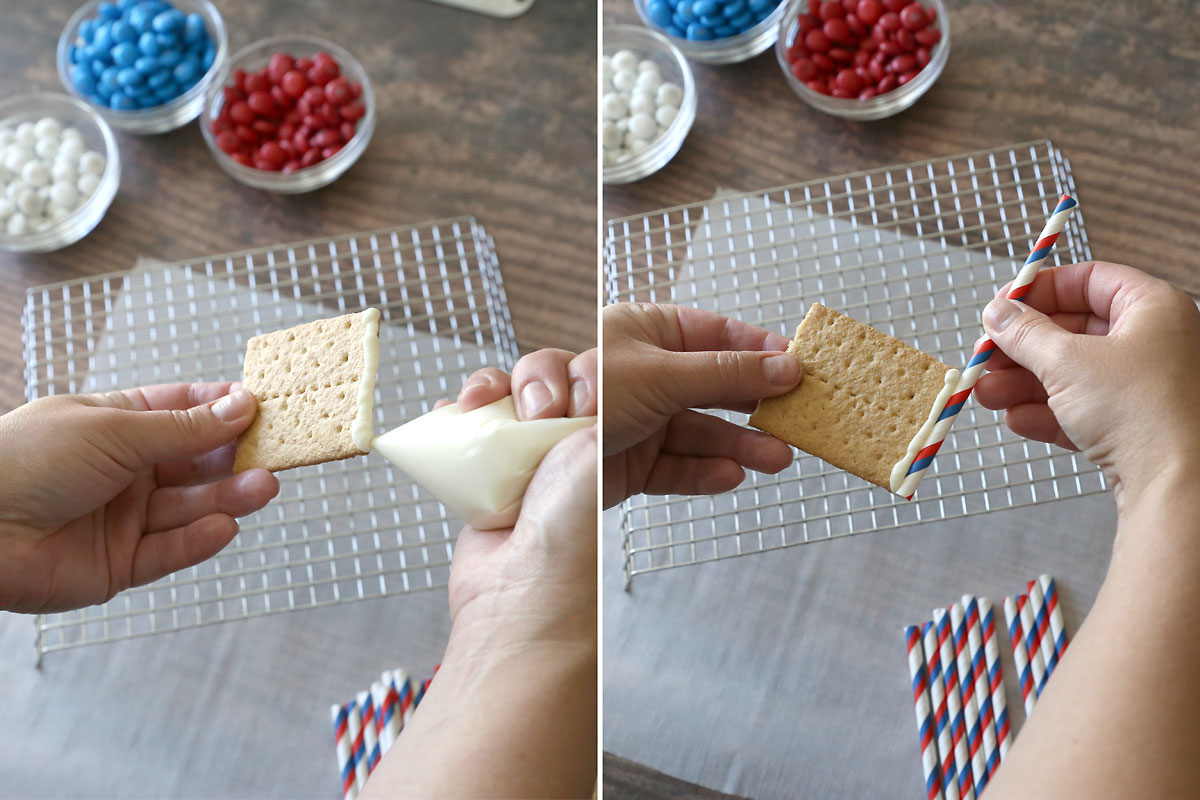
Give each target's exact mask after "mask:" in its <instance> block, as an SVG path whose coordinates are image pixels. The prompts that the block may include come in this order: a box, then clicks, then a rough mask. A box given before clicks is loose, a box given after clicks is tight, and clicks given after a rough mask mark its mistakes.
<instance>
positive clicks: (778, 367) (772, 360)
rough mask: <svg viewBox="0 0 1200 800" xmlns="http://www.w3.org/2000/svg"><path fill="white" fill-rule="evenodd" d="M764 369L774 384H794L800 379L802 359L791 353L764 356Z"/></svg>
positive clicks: (765, 375)
mask: <svg viewBox="0 0 1200 800" xmlns="http://www.w3.org/2000/svg"><path fill="white" fill-rule="evenodd" d="M762 371H763V377H764V378H765V379H766V381H767V383H769V384H771V385H772V386H792V385H794V384H795V383H796V381H798V380H800V359H798V358H796V357H795V356H789V355H779V356H771V357H769V358H764V359H763V361H762Z"/></svg>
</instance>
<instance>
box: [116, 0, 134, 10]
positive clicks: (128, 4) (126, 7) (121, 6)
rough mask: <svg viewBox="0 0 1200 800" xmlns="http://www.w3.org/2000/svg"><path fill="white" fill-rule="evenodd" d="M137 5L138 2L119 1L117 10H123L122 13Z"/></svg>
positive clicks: (130, 0)
mask: <svg viewBox="0 0 1200 800" xmlns="http://www.w3.org/2000/svg"><path fill="white" fill-rule="evenodd" d="M137 3H138V0H117V8H119V9H121V11H128V10H129V9H131V8H133V7H134V6H136V5H137Z"/></svg>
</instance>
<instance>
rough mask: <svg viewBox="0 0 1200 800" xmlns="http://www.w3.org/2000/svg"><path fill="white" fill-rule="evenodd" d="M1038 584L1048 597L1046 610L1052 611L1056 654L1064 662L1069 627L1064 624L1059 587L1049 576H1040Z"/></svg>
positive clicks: (1051, 630) (1052, 628) (1052, 631)
mask: <svg viewBox="0 0 1200 800" xmlns="http://www.w3.org/2000/svg"><path fill="white" fill-rule="evenodd" d="M1038 582H1039V583H1040V584H1041V585H1042V594H1044V595H1045V596H1046V608H1047V609H1048V610H1049V611H1050V634H1051V635H1052V636H1053V637H1054V654H1055V657H1056V658H1057V659H1058V660H1059V661H1062V657H1063V653H1065V652H1067V626H1066V623H1064V622H1063V613H1062V607H1061V606H1059V604H1058V586H1057V585H1056V584H1055V583H1054V578H1051V577H1050V576H1049V575H1042V576H1040V577H1039V578H1038Z"/></svg>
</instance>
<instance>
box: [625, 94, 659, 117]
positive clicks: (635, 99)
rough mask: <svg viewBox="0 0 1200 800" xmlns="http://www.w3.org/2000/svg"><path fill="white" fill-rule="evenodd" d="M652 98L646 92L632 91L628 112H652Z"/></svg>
mask: <svg viewBox="0 0 1200 800" xmlns="http://www.w3.org/2000/svg"><path fill="white" fill-rule="evenodd" d="M654 108H655V104H654V98H653V97H652V96H651V95H649V94H647V93H646V92H634V93H633V95H632V96H631V97H630V98H629V113H630V114H653V113H654Z"/></svg>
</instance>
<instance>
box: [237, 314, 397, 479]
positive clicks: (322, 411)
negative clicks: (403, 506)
mask: <svg viewBox="0 0 1200 800" xmlns="http://www.w3.org/2000/svg"><path fill="white" fill-rule="evenodd" d="M378 313H379V312H377V311H375V310H374V309H368V311H367V312H359V313H355V314H347V315H345V316H342V317H334V318H332V319H323V320H317V321H316V322H308V323H305V324H304V325H297V326H296V327H294V328H288V329H286V330H282V331H274V332H273V333H265V334H262V335H261V336H255V337H254V338H252V339H251V340H250V341H249V342H247V343H246V359H245V362H244V364H243V366H242V376H243V377H242V383H243V385H244V387H245V388H246V390H247V391H249V392H250V393H251V394H253V395H254V397H255V398H256V399H257V400H258V416H257V417H255V419H254V422H253V424H251V426H250V427H249V428H248V429H247V430H246V432H245V433H243V434H242V436H241V438H240V439H238V446H237V455H236V457H235V459H234V467H233V470H234V472H241V471H243V470H247V469H251V468H254V467H263V468H265V469H269V470H271V471H272V472H278V471H280V470H285V469H292V468H293V467H304V466H308V465H311V464H322V463H325V462H326V461H338V460H340V459H343V458H351V457H352V456H357V455H362V454H363V453H365V452H366V451H364V450H361V449H359V448H358V446H356V445H355V443H354V438H353V435H352V428H353V425H354V421H355V419H356V417H357V415H358V409H359V404H358V395H359V385H360V383H361V382H362V381H363V380H364V377H366V378H367V380H368V381H369V383H370V386H369V387H368V388H369V391H370V394H371V395H372V396H373V395H374V388H375V385H374V384H375V380H374V379H375V375H374V370H372V371H371V374H370V375H366V376H364V364H365V363H366V360H367V354H366V347H365V345H364V336H365V335H366V333H367V332H368V330H369V328H368V325H369V324H370V321H369V320H368V319H367V314H374V320H375V321H374V329H375V335H376V337H378ZM376 360H377V359H376Z"/></svg>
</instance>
